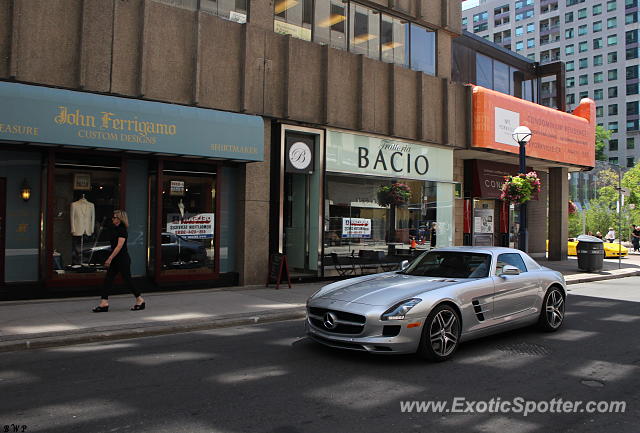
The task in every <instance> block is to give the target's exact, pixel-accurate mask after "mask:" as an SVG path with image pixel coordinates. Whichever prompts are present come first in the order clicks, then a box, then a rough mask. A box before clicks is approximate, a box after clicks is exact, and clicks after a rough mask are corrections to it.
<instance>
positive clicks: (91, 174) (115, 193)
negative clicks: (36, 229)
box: [53, 158, 141, 278]
mask: <svg viewBox="0 0 640 433" xmlns="http://www.w3.org/2000/svg"><path fill="white" fill-rule="evenodd" d="M119 183H120V163H119V160H115V159H114V160H113V161H105V160H104V158H103V159H101V160H100V164H99V165H98V163H97V161H95V165H92V163H91V162H87V161H83V162H82V163H80V162H78V161H67V160H61V159H59V160H58V163H57V164H56V168H55V186H54V190H55V213H54V221H53V248H54V250H53V277H54V278H85V277H87V276H95V275H96V274H98V273H102V272H105V271H106V268H105V267H104V261H105V260H106V259H107V257H108V256H109V253H110V244H109V238H110V231H111V230H112V229H113V227H112V225H111V215H112V213H113V210H114V209H118V208H119V204H120V189H119ZM140 235H141V234H138V236H136V234H135V233H131V234H130V243H131V242H136V239H137V238H139V237H140Z"/></svg>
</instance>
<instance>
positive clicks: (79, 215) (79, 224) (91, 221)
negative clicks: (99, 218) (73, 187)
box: [70, 194, 96, 265]
mask: <svg viewBox="0 0 640 433" xmlns="http://www.w3.org/2000/svg"><path fill="white" fill-rule="evenodd" d="M70 216H71V236H73V254H72V257H71V262H72V263H73V264H74V265H78V264H81V263H82V244H83V240H84V236H91V235H92V234H93V229H94V226H95V218H96V214H95V206H94V205H93V203H91V202H90V201H89V200H87V199H86V198H85V197H84V194H82V197H81V198H80V200H77V201H74V202H73V203H71V213H70Z"/></svg>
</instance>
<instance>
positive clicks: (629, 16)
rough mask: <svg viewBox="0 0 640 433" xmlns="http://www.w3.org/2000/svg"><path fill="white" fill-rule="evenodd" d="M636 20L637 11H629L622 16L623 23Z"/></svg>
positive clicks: (635, 21)
mask: <svg viewBox="0 0 640 433" xmlns="http://www.w3.org/2000/svg"><path fill="white" fill-rule="evenodd" d="M637 22H638V12H630V13H628V14H626V15H625V16H624V23H625V24H635V23H637Z"/></svg>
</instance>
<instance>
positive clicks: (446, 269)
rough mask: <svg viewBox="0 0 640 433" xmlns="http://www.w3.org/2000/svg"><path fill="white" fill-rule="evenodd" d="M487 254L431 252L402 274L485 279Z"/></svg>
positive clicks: (487, 266)
mask: <svg viewBox="0 0 640 433" xmlns="http://www.w3.org/2000/svg"><path fill="white" fill-rule="evenodd" d="M490 266H491V256H490V255H489V254H479V253H466V252H458V251H432V252H428V253H425V254H423V255H421V256H420V257H418V258H417V259H416V260H415V261H414V262H413V263H411V265H409V267H408V268H407V269H405V270H404V271H402V273H403V274H407V275H416V276H420V277H444V278H485V277H487V276H489V268H490Z"/></svg>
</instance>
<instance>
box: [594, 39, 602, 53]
mask: <svg viewBox="0 0 640 433" xmlns="http://www.w3.org/2000/svg"><path fill="white" fill-rule="evenodd" d="M600 48H602V38H595V39H594V40H593V49H594V50H598V49H600Z"/></svg>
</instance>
